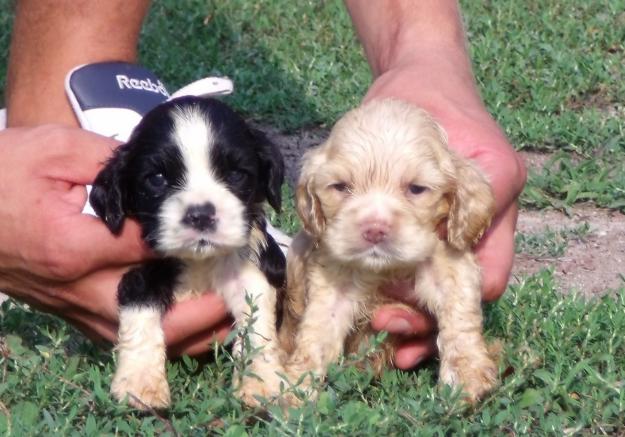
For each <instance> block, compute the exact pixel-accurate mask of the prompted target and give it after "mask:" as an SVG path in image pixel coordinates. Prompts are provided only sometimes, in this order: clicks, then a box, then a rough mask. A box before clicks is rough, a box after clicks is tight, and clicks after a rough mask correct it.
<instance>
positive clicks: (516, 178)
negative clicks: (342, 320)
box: [365, 51, 526, 369]
mask: <svg viewBox="0 0 625 437" xmlns="http://www.w3.org/2000/svg"><path fill="white" fill-rule="evenodd" d="M431 55H432V56H431V58H429V60H428V59H427V56H423V57H421V58H420V61H419V62H410V63H407V64H404V65H401V66H398V67H397V68H393V69H391V70H389V71H387V72H386V73H384V74H382V75H380V76H379V77H378V78H377V79H376V80H375V82H374V83H373V85H372V86H371V88H370V90H369V92H368V94H367V95H366V97H365V100H373V99H380V98H387V97H392V98H396V99H401V100H406V101H409V102H412V103H414V104H416V105H417V106H420V107H422V108H424V109H426V110H427V111H429V112H430V113H431V114H432V115H433V116H434V118H435V119H436V120H437V121H438V122H439V123H440V124H441V125H442V127H443V128H444V129H445V131H446V132H447V134H448V136H449V146H450V148H451V149H453V150H455V151H456V152H458V153H459V154H460V155H462V156H464V157H467V158H470V159H471V160H473V161H474V162H475V163H476V164H477V165H478V166H479V167H480V168H481V169H482V171H483V172H484V173H485V174H486V176H487V178H488V179H489V181H490V183H491V186H492V188H493V193H494V196H495V204H496V212H495V216H494V219H493V222H492V225H491V227H490V229H489V230H488V231H487V232H486V233H485V235H484V237H483V238H482V240H481V241H480V243H479V244H478V246H477V247H476V248H475V253H476V255H477V258H478V261H479V264H480V267H481V269H482V298H483V300H485V301H492V300H496V299H498V298H499V297H500V296H501V295H502V294H503V292H504V290H505V288H506V285H507V282H508V277H509V274H510V270H511V269H512V261H513V258H514V230H515V227H516V220H517V214H518V211H517V204H516V199H517V197H518V196H519V194H520V192H521V190H522V189H523V186H524V184H525V178H526V174H525V167H524V165H523V162H522V161H521V159H520V157H519V156H518V154H517V153H516V152H515V151H514V149H513V148H512V146H511V145H510V143H509V142H508V140H507V139H506V137H505V135H504V133H503V132H502V131H501V129H500V128H499V126H498V125H497V123H496V122H495V121H494V120H493V119H492V117H491V116H490V115H489V114H488V112H487V111H486V108H485V107H484V105H483V103H482V102H481V99H480V97H479V94H478V93H477V91H476V89H475V86H474V84H473V78H472V75H471V73H470V70H469V71H468V72H467V71H466V69H465V70H462V69H458V68H457V65H454V63H453V61H450V59H453V56H454V54H453V53H450V54H449V56H448V57H446V56H445V54H441V53H440V51H439V52H437V53H436V54H434V53H432V54H431ZM411 290H412V285H411V284H392V285H390V286H389V287H388V289H387V292H389V293H390V294H392V295H394V296H396V297H398V298H399V299H400V300H404V301H405V300H406V299H407V296H408V295H409V294H410V291H411ZM409 303H410V302H409ZM372 326H373V327H374V329H377V330H382V329H384V330H387V331H389V332H392V333H394V334H399V335H404V336H406V342H405V343H404V344H403V345H402V346H401V347H399V348H398V349H397V351H396V365H397V367H399V368H402V369H407V368H411V367H414V366H415V365H417V364H418V363H419V362H421V361H422V360H423V359H424V358H426V357H427V356H429V355H431V354H432V353H434V352H435V350H436V349H435V345H434V340H433V333H434V331H435V324H434V322H433V320H432V319H431V318H430V317H429V316H427V315H426V314H424V313H421V312H409V311H406V310H401V309H398V308H396V307H382V308H380V309H379V310H378V311H377V312H376V314H375V316H374V318H373V320H372Z"/></svg>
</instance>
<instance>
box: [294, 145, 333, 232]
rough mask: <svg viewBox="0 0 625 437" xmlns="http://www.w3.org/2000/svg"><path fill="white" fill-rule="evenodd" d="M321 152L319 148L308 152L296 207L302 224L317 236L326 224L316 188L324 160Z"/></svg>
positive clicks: (299, 184)
mask: <svg viewBox="0 0 625 437" xmlns="http://www.w3.org/2000/svg"><path fill="white" fill-rule="evenodd" d="M321 153H322V152H321V151H320V149H319V148H316V149H313V150H310V151H308V152H306V154H305V155H304V158H303V161H302V171H301V173H300V177H299V182H298V184H297V190H296V192H295V197H296V202H295V207H296V208H297V214H298V215H299V217H300V219H301V220H302V225H303V226H304V229H305V230H306V231H307V232H308V233H309V234H311V235H313V236H316V237H319V236H321V234H322V233H323V231H324V229H325V225H326V220H325V216H324V215H323V210H322V208H321V202H320V200H319V197H317V194H316V193H315V189H314V186H315V185H314V181H315V172H316V171H317V169H318V168H319V166H320V165H322V162H323V158H322V155H321Z"/></svg>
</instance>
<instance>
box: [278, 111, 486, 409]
mask: <svg viewBox="0 0 625 437" xmlns="http://www.w3.org/2000/svg"><path fill="white" fill-rule="evenodd" d="M419 187H423V190H421V188H419ZM297 207H298V213H299V215H300V217H301V219H302V221H303V224H304V228H305V231H303V232H302V233H300V234H299V235H298V236H297V237H296V238H295V240H294V242H293V245H292V247H291V249H290V251H289V255H288V262H287V266H288V281H287V282H288V292H287V299H286V311H285V319H284V323H283V326H282V330H281V332H280V337H281V341H282V344H283V346H284V348H285V349H286V351H287V353H288V354H289V357H288V358H287V359H286V367H285V371H286V373H287V375H288V376H289V379H290V380H291V382H295V381H297V380H298V379H299V378H300V377H301V375H302V374H304V373H306V372H313V373H314V375H316V376H318V377H323V376H324V375H325V372H326V368H327V366H328V364H330V363H332V362H334V361H336V360H337V359H338V357H339V356H340V355H341V354H342V353H349V352H353V351H355V350H356V349H357V347H358V345H359V344H360V343H361V342H362V341H363V340H364V339H365V338H366V334H368V333H370V332H371V331H370V327H369V323H368V321H369V318H370V316H371V314H372V313H373V311H374V310H375V308H377V307H378V306H380V305H382V304H387V303H389V302H391V299H389V298H387V297H385V296H382V295H381V294H380V293H379V292H378V288H379V287H380V285H381V284H383V283H385V282H388V281H389V280H393V279H411V278H414V279H415V290H414V296H413V297H414V300H415V301H416V302H419V304H420V306H422V307H423V308H426V309H427V310H428V311H430V312H431V313H432V314H433V315H434V316H435V317H436V319H437V321H438V324H439V329H440V331H439V334H438V339H437V343H438V347H439V352H440V357H441V369H440V379H441V382H444V383H447V384H450V385H453V386H461V387H462V388H463V390H464V392H465V393H466V395H467V398H468V399H469V400H471V401H474V400H476V399H478V398H479V397H480V396H482V395H483V394H484V393H486V392H487V391H488V390H490V389H491V388H492V387H493V385H494V384H495V381H496V365H495V363H494V362H493V360H492V359H491V358H490V357H489V355H488V353H487V350H486V345H485V343H484V340H483V338H482V313H481V306H480V301H481V294H480V272H479V268H478V266H477V264H476V262H475V259H474V255H473V254H472V252H471V247H472V246H473V245H474V244H475V243H476V242H477V240H479V238H480V236H481V235H482V233H483V232H484V230H485V229H486V228H487V227H488V225H489V223H490V219H491V215H492V211H493V197H492V194H491V190H490V186H489V184H488V182H487V181H486V179H485V178H484V177H483V176H482V174H481V173H480V172H479V171H478V170H477V169H476V167H474V166H473V164H471V163H470V162H469V161H468V160H466V159H464V158H460V157H459V156H457V155H456V154H454V153H453V152H452V151H450V150H449V149H448V148H447V140H446V135H445V133H444V132H443V130H442V129H441V128H440V127H439V126H438V125H437V124H436V123H435V122H434V121H433V120H432V118H431V117H430V116H429V115H428V114H427V113H426V112H425V111H423V110H421V109H418V108H416V107H414V106H411V105H409V104H407V103H403V102H399V101H394V100H383V101H373V102H370V103H368V104H365V105H364V106H362V107H360V108H357V109H355V110H353V111H351V112H349V113H348V114H346V115H345V116H344V117H343V118H342V119H341V120H340V121H339V122H338V123H337V124H336V126H335V127H334V129H333V130H332V133H331V134H330V137H329V139H328V140H327V141H326V142H325V143H324V144H322V145H321V146H319V147H318V148H315V149H313V150H311V151H309V152H308V153H307V154H306V156H305V157H304V162H303V167H302V173H301V177H300V181H299V185H298V188H297ZM441 231H442V232H441ZM368 232H373V233H376V232H378V233H381V235H383V236H384V238H383V240H382V241H381V242H378V243H375V244H374V243H372V242H371V241H370V240H367V238H366V237H365V236H366V235H368V234H367V233H368ZM444 234H446V235H444ZM392 341H393V339H391V342H392ZM390 361H392V347H390V345H389V347H386V348H385V349H384V351H383V353H382V354H381V355H380V356H379V357H378V362H377V365H376V367H377V368H378V369H381V368H382V366H383V365H384V364H388V363H389V362H390ZM309 385H310V381H309V380H305V382H304V388H306V387H309ZM311 395H314V394H312V393H311ZM288 400H289V401H290V402H292V403H296V401H295V400H294V399H293V398H289V399H288Z"/></svg>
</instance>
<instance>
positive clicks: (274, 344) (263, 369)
mask: <svg viewBox="0 0 625 437" xmlns="http://www.w3.org/2000/svg"><path fill="white" fill-rule="evenodd" d="M217 287H219V285H218V286H217ZM222 290H224V291H223V295H224V299H225V300H226V303H227V305H228V308H229V309H230V311H231V312H232V314H233V316H234V319H235V323H236V326H237V327H238V328H240V327H247V328H248V329H249V335H248V337H247V338H245V339H243V338H238V339H237V340H236V341H235V344H234V347H233V353H234V355H235V356H236V357H239V358H242V359H244V360H246V362H247V360H248V358H247V357H246V356H245V353H246V350H245V346H246V342H247V344H248V345H249V347H250V348H251V349H252V350H254V353H253V355H252V357H251V361H250V362H249V363H248V365H247V369H246V372H245V374H243V375H240V376H239V375H235V378H234V385H235V389H236V393H237V396H238V397H239V398H241V399H242V400H243V402H245V403H246V404H247V405H250V406H258V405H259V401H258V399H257V397H264V398H266V399H271V398H273V397H275V396H277V395H278V394H279V393H280V382H281V378H280V376H279V374H280V373H282V371H281V369H282V366H281V363H280V348H279V344H278V338H277V332H276V290H275V289H274V288H273V287H272V286H271V285H270V284H269V283H268V282H267V279H266V278H265V276H264V275H263V274H262V273H261V272H260V271H259V270H258V268H257V267H256V266H254V265H253V264H251V263H248V264H246V265H245V266H243V268H242V271H241V273H240V276H239V278H238V280H236V281H231V282H229V283H224V284H223V288H222ZM250 303H251V304H252V305H250ZM253 307H255V311H253V309H254V308H253Z"/></svg>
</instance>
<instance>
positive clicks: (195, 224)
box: [182, 202, 217, 231]
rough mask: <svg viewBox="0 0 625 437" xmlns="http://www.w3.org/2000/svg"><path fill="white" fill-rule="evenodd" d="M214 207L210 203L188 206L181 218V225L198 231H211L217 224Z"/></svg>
mask: <svg viewBox="0 0 625 437" xmlns="http://www.w3.org/2000/svg"><path fill="white" fill-rule="evenodd" d="M215 214H216V210H215V205H213V204H212V203H210V202H207V203H204V204H202V205H193V206H190V207H189V208H188V209H187V211H186V212H185V214H184V217H183V218H182V223H183V224H185V225H187V226H190V227H192V228H193V229H196V230H198V231H212V230H214V229H215V225H216V224H217V218H216V217H215Z"/></svg>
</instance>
